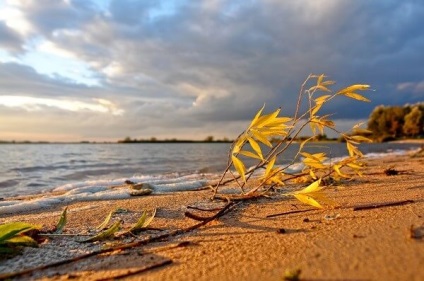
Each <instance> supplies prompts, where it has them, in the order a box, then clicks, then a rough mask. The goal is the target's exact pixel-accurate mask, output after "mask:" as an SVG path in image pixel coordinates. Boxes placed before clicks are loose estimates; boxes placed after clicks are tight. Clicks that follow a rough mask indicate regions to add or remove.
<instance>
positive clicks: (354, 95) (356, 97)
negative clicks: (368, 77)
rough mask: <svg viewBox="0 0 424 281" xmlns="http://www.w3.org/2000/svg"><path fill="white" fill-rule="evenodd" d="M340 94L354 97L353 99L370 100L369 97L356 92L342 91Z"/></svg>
mask: <svg viewBox="0 0 424 281" xmlns="http://www.w3.org/2000/svg"><path fill="white" fill-rule="evenodd" d="M342 95H344V96H346V97H349V98H352V99H355V100H360V101H366V102H370V100H369V99H367V98H366V97H364V96H362V95H360V94H357V93H352V92H348V93H343V94H342Z"/></svg>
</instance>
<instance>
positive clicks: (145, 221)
mask: <svg viewBox="0 0 424 281" xmlns="http://www.w3.org/2000/svg"><path fill="white" fill-rule="evenodd" d="M155 215H156V209H154V210H153V213H152V215H151V216H150V217H149V218H147V212H146V211H144V212H143V214H142V215H141V217H140V218H139V220H138V221H137V223H136V224H135V225H134V226H133V227H131V228H130V230H128V232H132V233H134V232H137V231H140V230H142V229H144V228H146V227H147V226H149V224H150V223H151V222H152V221H153V218H154V217H155Z"/></svg>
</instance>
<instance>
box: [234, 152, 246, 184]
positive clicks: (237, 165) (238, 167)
mask: <svg viewBox="0 0 424 281" xmlns="http://www.w3.org/2000/svg"><path fill="white" fill-rule="evenodd" d="M231 160H232V161H233V164H234V168H236V170H237V172H238V173H239V175H240V177H241V178H242V179H243V181H244V182H246V167H245V166H244V164H243V162H242V161H240V159H238V158H237V157H235V156H234V155H232V156H231Z"/></svg>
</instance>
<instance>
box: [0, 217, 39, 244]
mask: <svg viewBox="0 0 424 281" xmlns="http://www.w3.org/2000/svg"><path fill="white" fill-rule="evenodd" d="M31 229H40V227H39V226H36V225H32V224H29V223H25V222H10V223H5V224H2V225H0V244H1V243H3V242H5V241H6V240H8V239H10V238H12V237H14V236H15V235H18V234H22V233H24V232H26V231H28V230H31Z"/></svg>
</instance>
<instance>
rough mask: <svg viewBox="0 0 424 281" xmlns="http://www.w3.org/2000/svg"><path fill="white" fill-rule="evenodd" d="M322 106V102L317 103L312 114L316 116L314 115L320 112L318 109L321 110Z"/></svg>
mask: <svg viewBox="0 0 424 281" xmlns="http://www.w3.org/2000/svg"><path fill="white" fill-rule="evenodd" d="M321 107H322V103H318V104H317V105H315V106H314V107H313V108H312V112H311V115H312V116H314V115H315V114H316V113H317V112H318V110H320V109H321Z"/></svg>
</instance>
